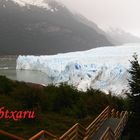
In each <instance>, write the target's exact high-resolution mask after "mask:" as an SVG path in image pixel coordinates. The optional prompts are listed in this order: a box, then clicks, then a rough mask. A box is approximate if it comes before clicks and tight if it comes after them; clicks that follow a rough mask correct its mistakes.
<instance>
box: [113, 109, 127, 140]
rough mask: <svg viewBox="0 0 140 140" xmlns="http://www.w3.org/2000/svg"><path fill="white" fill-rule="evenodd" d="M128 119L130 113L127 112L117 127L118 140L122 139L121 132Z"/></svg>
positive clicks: (115, 132) (116, 135)
mask: <svg viewBox="0 0 140 140" xmlns="http://www.w3.org/2000/svg"><path fill="white" fill-rule="evenodd" d="M127 119H128V112H127V111H125V112H124V114H123V117H122V118H121V120H120V122H119V124H118V125H117V127H116V129H115V131H114V134H115V137H116V138H119V137H120V135H121V131H122V130H123V128H124V126H125V125H126V122H127Z"/></svg>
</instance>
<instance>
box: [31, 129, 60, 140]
mask: <svg viewBox="0 0 140 140" xmlns="http://www.w3.org/2000/svg"><path fill="white" fill-rule="evenodd" d="M45 134H46V135H47V138H48V137H49V138H52V139H54V140H56V139H58V138H57V137H56V136H55V135H53V134H51V133H50V132H48V131H45V130H41V131H40V132H38V133H37V134H36V135H34V136H32V137H31V138H29V140H37V139H38V138H40V137H41V136H44V137H45Z"/></svg>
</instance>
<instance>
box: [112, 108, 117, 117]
mask: <svg viewBox="0 0 140 140" xmlns="http://www.w3.org/2000/svg"><path fill="white" fill-rule="evenodd" d="M111 117H113V118H115V117H116V110H115V109H114V108H113V109H112V111H111Z"/></svg>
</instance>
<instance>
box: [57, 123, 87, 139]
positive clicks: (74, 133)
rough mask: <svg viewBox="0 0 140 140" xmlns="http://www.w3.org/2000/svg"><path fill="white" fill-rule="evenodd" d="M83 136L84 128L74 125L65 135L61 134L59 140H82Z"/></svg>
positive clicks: (77, 124)
mask: <svg viewBox="0 0 140 140" xmlns="http://www.w3.org/2000/svg"><path fill="white" fill-rule="evenodd" d="M84 136H85V128H84V127H83V126H82V125H80V124H79V123H76V124H75V125H74V126H73V127H71V128H70V129H69V130H68V131H67V132H66V133H65V134H63V135H62V136H61V137H60V138H59V140H83V138H84Z"/></svg>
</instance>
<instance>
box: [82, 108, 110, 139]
mask: <svg viewBox="0 0 140 140" xmlns="http://www.w3.org/2000/svg"><path fill="white" fill-rule="evenodd" d="M109 114H110V107H109V106H107V107H106V108H105V109H104V110H103V111H102V112H101V113H100V115H99V116H98V117H97V118H96V119H95V120H94V121H93V122H92V123H91V124H90V125H89V126H88V127H87V128H86V135H85V137H86V138H90V137H92V136H93V135H94V134H95V132H96V131H97V130H98V129H99V127H100V126H101V125H102V123H103V122H104V121H105V120H106V119H108V117H109V116H110V115H109Z"/></svg>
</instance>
